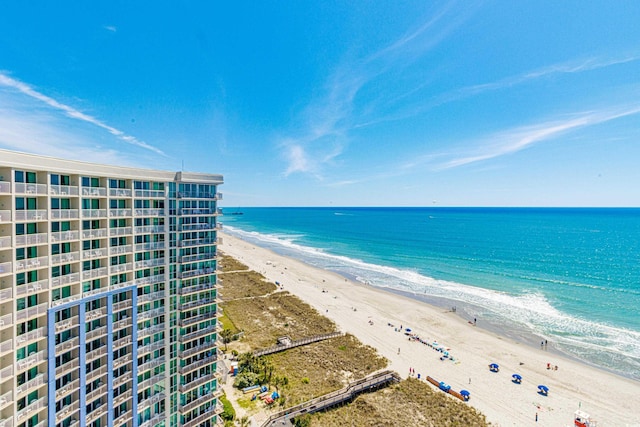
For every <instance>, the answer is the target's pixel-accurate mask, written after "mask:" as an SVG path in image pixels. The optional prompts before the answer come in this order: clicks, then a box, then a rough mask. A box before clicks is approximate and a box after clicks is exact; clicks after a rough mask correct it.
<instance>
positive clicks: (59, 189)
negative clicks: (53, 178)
mask: <svg viewBox="0 0 640 427" xmlns="http://www.w3.org/2000/svg"><path fill="white" fill-rule="evenodd" d="M49 194H51V195H52V196H77V195H78V187H76V186H75V185H50V186H49Z"/></svg>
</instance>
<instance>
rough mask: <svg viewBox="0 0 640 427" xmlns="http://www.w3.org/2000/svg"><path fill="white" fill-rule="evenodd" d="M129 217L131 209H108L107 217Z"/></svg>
mask: <svg viewBox="0 0 640 427" xmlns="http://www.w3.org/2000/svg"><path fill="white" fill-rule="evenodd" d="M128 216H131V209H109V217H111V218H118V217H128Z"/></svg>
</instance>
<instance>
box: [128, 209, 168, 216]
mask: <svg viewBox="0 0 640 427" xmlns="http://www.w3.org/2000/svg"><path fill="white" fill-rule="evenodd" d="M133 213H134V215H135V216H152V217H158V216H164V209H135V210H134V212H133Z"/></svg>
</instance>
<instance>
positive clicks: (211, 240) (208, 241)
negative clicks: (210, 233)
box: [178, 237, 216, 248]
mask: <svg viewBox="0 0 640 427" xmlns="http://www.w3.org/2000/svg"><path fill="white" fill-rule="evenodd" d="M215 244H216V239H215V237H206V238H202V239H188V240H180V241H178V246H180V247H182V248H186V247H192V246H205V245H215Z"/></svg>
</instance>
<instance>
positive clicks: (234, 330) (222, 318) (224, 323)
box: [218, 313, 240, 334]
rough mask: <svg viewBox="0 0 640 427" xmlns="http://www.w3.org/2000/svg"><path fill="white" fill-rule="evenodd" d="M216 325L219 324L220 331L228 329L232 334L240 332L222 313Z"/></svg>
mask: <svg viewBox="0 0 640 427" xmlns="http://www.w3.org/2000/svg"><path fill="white" fill-rule="evenodd" d="M218 323H220V326H221V327H222V329H229V330H230V331H231V332H232V333H233V334H237V333H238V332H240V329H238V328H237V327H236V325H235V324H234V323H233V322H232V321H231V319H229V317H227V315H226V314H224V313H223V314H221V315H220V316H219V317H218Z"/></svg>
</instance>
